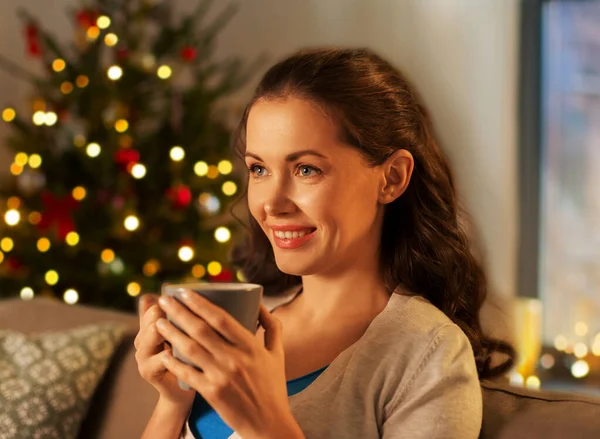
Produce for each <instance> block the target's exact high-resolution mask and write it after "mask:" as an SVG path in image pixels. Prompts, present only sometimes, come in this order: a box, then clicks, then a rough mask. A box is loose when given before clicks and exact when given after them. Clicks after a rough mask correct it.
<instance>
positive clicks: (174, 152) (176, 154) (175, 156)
mask: <svg viewBox="0 0 600 439" xmlns="http://www.w3.org/2000/svg"><path fill="white" fill-rule="evenodd" d="M169 155H170V156H171V160H173V161H174V162H180V161H181V160H183V158H184V157H185V151H184V150H183V148H182V147H181V146H174V147H173V148H171V151H170V152H169Z"/></svg>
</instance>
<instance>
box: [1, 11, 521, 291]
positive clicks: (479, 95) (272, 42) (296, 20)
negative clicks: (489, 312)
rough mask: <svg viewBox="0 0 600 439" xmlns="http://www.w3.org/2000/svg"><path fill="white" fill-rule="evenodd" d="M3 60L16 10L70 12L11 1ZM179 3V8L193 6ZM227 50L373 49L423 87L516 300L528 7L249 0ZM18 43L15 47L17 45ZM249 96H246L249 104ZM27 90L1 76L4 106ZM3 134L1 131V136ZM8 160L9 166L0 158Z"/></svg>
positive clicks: (496, 265)
mask: <svg viewBox="0 0 600 439" xmlns="http://www.w3.org/2000/svg"><path fill="white" fill-rule="evenodd" d="M4 3H8V4H5V5H3V6H4V7H3V10H4V11H5V13H4V14H2V16H0V53H3V54H5V55H8V56H10V57H11V58H13V59H14V60H15V61H17V62H24V61H25V57H24V55H23V51H24V50H23V46H22V44H21V41H22V38H21V32H20V31H21V29H20V27H19V26H18V25H17V23H16V22H15V20H14V19H13V18H12V16H11V14H10V13H7V12H6V11H11V10H14V8H15V6H16V5H17V4H22V5H24V6H27V7H29V8H30V9H32V8H33V7H35V8H36V10H37V13H38V14H39V15H40V16H44V18H45V21H44V23H45V24H46V25H47V26H48V27H52V28H56V29H63V35H65V36H69V35H70V34H69V31H68V29H67V28H66V27H65V25H66V19H65V18H64V14H63V11H62V9H61V8H60V6H58V7H57V4H58V5H60V4H61V3H62V4H66V1H65V0H62V2H59V1H55V2H52V4H50V2H46V1H43V0H27V1H24V0H4ZM190 3H191V2H184V1H182V0H181V1H179V2H178V7H180V8H182V9H186V8H190V7H191V5H190ZM240 4H241V7H240V10H239V13H238V14H237V16H236V17H235V18H234V20H233V21H232V23H231V24H230V26H229V27H228V28H227V29H226V30H225V31H224V33H223V34H222V36H221V38H220V40H219V52H220V53H221V54H222V55H223V56H226V55H228V54H234V55H235V54H240V55H244V56H248V57H253V56H255V55H257V54H259V53H263V52H267V53H268V54H269V55H270V60H271V61H273V60H276V59H278V58H280V57H281V56H284V55H285V54H287V53H289V52H290V51H293V50H295V49H297V48H299V47H303V46H311V45H319V44H335V45H359V46H369V47H371V48H373V49H375V50H377V51H378V52H379V53H381V54H382V55H383V56H385V57H387V58H389V59H390V60H391V61H393V62H394V63H395V64H396V65H397V66H398V67H400V68H401V69H403V70H404V71H405V72H406V74H407V76H408V77H409V78H411V79H412V80H413V82H414V83H415V85H416V86H417V88H418V89H419V90H420V92H421V94H422V95H423V97H424V99H425V101H426V103H427V104H428V106H429V107H430V109H431V112H432V115H433V119H434V123H435V125H436V128H437V131H438V134H439V137H440V139H441V140H442V144H443V145H444V147H445V148H446V151H447V154H448V156H449V158H450V160H451V162H452V164H453V166H454V169H455V171H456V175H457V180H458V183H459V187H460V190H461V192H462V194H463V196H464V200H465V203H466V206H467V208H468V209H469V210H470V212H471V213H472V215H473V217H474V220H475V223H476V225H477V226H478V228H479V231H480V234H481V238H482V241H483V244H484V247H485V250H486V252H487V257H488V265H489V268H490V277H491V281H492V285H493V289H494V291H496V292H497V293H498V294H499V295H500V296H501V297H511V296H513V295H514V294H515V284H516V281H515V276H516V270H515V267H516V260H515V257H516V254H517V253H516V245H517V230H516V221H517V186H516V185H517V180H516V178H517V174H516V116H515V114H516V95H517V65H516V64H517V55H518V39H517V35H518V0H286V1H282V0H246V1H241V2H240ZM15 38H16V39H17V41H14V39H15ZM248 93H249V90H248V89H247V90H245V91H244V92H243V93H242V94H241V97H242V98H246V97H247V94H248ZM22 96H24V85H23V84H22V83H21V82H19V81H17V80H16V79H14V78H12V77H11V76H10V75H6V74H3V73H1V72H0V105H2V103H3V102H4V101H6V100H8V101H11V100H14V99H18V98H19V99H20V98H21V97H22ZM1 134H2V132H1V131H0V135H1ZM0 160H2V159H1V158H0Z"/></svg>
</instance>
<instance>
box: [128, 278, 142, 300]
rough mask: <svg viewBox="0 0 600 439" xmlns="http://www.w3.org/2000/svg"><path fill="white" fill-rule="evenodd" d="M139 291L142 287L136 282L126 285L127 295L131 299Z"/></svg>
mask: <svg viewBox="0 0 600 439" xmlns="http://www.w3.org/2000/svg"><path fill="white" fill-rule="evenodd" d="M141 291H142V287H141V286H140V284H138V283H137V282H130V283H129V284H128V285H127V294H129V295H130V296H131V297H135V296H137V295H139V294H140V292H141Z"/></svg>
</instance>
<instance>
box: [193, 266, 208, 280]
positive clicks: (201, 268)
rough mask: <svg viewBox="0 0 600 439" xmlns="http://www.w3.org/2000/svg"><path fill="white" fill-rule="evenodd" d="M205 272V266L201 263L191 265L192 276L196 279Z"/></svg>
mask: <svg viewBox="0 0 600 439" xmlns="http://www.w3.org/2000/svg"><path fill="white" fill-rule="evenodd" d="M205 274H206V268H204V266H203V265H202V264H196V265H194V266H193V267H192V276H194V277H195V278H196V279H200V278H202V277H204V275H205Z"/></svg>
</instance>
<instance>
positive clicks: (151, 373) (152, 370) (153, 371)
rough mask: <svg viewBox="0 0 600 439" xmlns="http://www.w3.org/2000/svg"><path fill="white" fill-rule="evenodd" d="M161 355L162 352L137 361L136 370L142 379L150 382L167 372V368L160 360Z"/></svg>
mask: <svg viewBox="0 0 600 439" xmlns="http://www.w3.org/2000/svg"><path fill="white" fill-rule="evenodd" d="M136 355H137V354H136ZM163 355H164V354H163V353H160V354H156V355H153V356H152V357H150V358H147V359H146V360H145V361H139V362H138V371H139V373H140V376H141V377H142V378H143V379H144V380H146V381H148V382H150V383H152V382H154V381H155V380H156V379H157V378H159V377H160V376H161V375H162V374H164V373H165V372H167V368H166V367H165V365H164V363H163V362H162V360H161V357H162V356H163Z"/></svg>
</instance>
